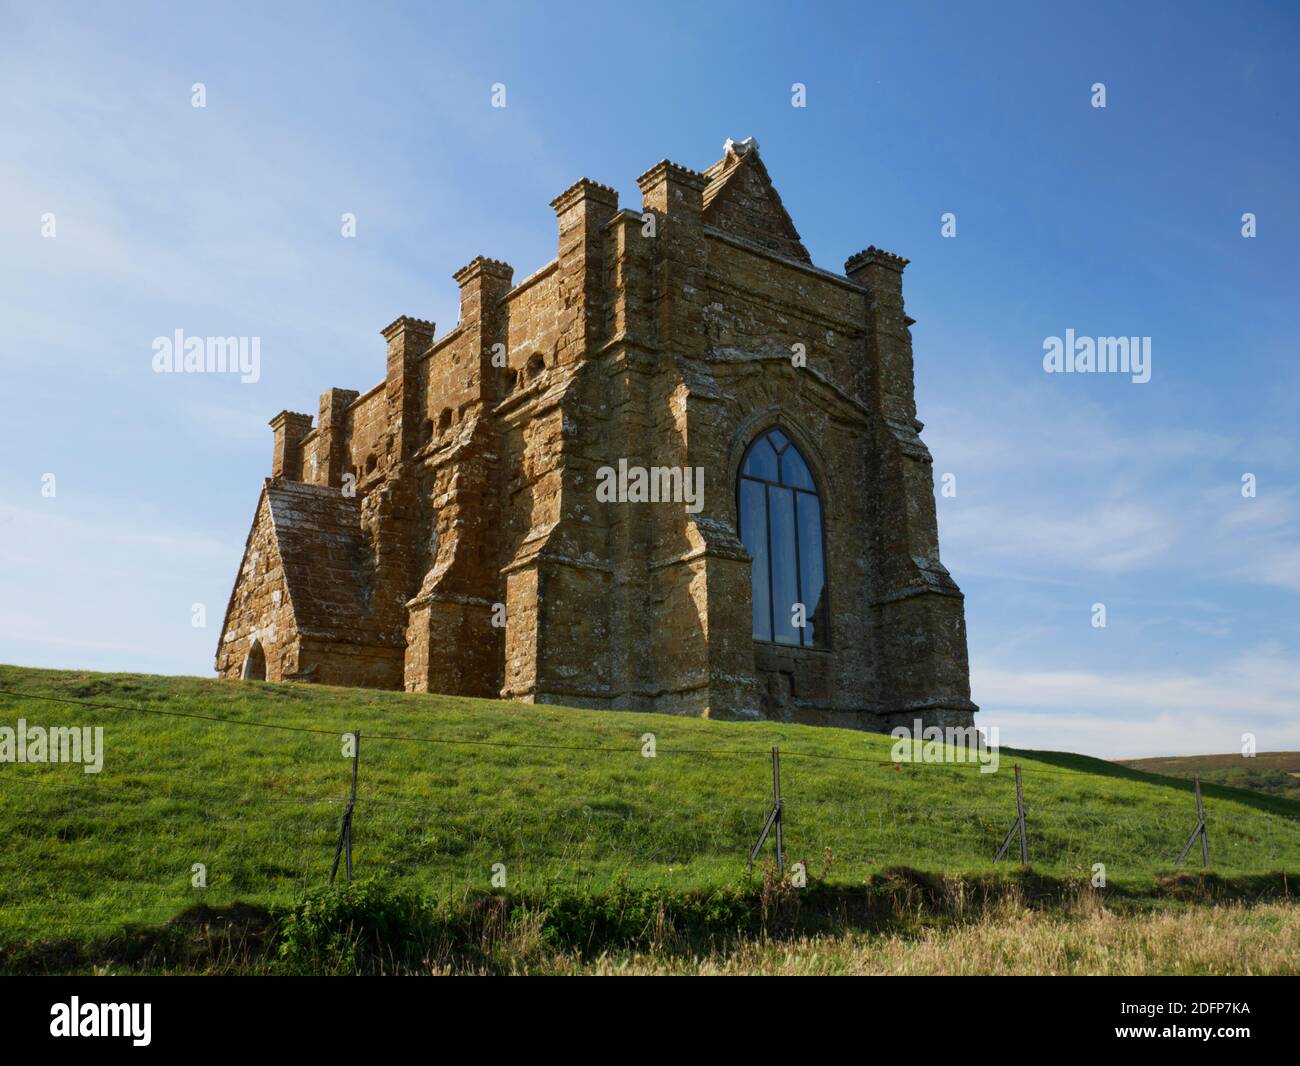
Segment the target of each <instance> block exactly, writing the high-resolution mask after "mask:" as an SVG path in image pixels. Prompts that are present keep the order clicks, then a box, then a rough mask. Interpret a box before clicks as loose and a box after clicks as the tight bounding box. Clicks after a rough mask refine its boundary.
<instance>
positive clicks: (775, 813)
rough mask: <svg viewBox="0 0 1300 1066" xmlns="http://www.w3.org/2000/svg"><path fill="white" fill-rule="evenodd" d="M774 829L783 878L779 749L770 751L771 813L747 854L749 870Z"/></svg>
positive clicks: (778, 862)
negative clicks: (756, 840) (756, 841)
mask: <svg viewBox="0 0 1300 1066" xmlns="http://www.w3.org/2000/svg"><path fill="white" fill-rule="evenodd" d="M773 826H775V827H776V866H777V869H778V870H779V871H780V873H781V876H782V877H784V876H785V852H784V850H783V848H782V841H781V749H780V748H773V749H772V813H771V814H769V815H768V816H767V821H766V822H764V823H763V831H762V832H761V833H759V834H758V843H756V844H755V845H754V846H753V847H752V848H751V849H750V852H749V869H750V870H751V871H752V870H753V869H754V860H755V859H756V858H758V851H759V848H761V847H762V846H763V842H764V841H765V840H767V835H768V833H770V832H771V831H772V827H773Z"/></svg>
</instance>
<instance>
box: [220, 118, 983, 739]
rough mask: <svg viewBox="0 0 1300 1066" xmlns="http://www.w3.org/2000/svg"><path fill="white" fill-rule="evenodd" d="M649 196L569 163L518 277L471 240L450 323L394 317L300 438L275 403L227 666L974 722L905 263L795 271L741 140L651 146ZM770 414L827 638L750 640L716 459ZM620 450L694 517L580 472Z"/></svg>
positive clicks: (578, 699)
mask: <svg viewBox="0 0 1300 1066" xmlns="http://www.w3.org/2000/svg"><path fill="white" fill-rule="evenodd" d="M639 185H640V187H641V192H642V200H643V202H642V207H641V209H640V210H637V211H631V210H619V207H618V198H617V195H616V193H615V192H614V190H613V189H611V188H609V187H607V186H604V185H600V184H598V183H596V182H593V181H589V180H586V179H583V180H582V181H579V182H578V183H577V184H575V185H574V186H572V187H571V188H570V189H568V190H566V191H565V192H564V193H562V194H561V195H560V196H558V197H557V198H556V199H555V200H554V201H552V204H551V206H552V208H553V209H554V210H555V213H556V217H557V220H558V224H559V252H558V255H557V257H556V258H555V259H554V260H552V261H551V262H550V263H548V264H547V265H545V266H544V267H542V268H541V269H540V270H538V271H536V272H535V273H533V274H532V275H530V276H529V277H527V278H525V279H524V280H523V281H521V282H519V283H518V284H515V283H514V279H513V271H512V269H511V267H509V266H508V265H506V264H505V263H502V262H499V261H497V260H493V259H485V258H482V257H480V258H477V259H475V260H473V261H472V262H471V263H470V264H469V265H468V266H466V267H464V268H463V269H461V270H460V271H458V272H457V273H456V275H455V281H456V282H457V284H458V285H459V286H460V318H459V321H458V322H457V324H456V326H455V327H454V328H453V329H451V330H450V331H449V332H446V333H444V334H442V335H441V336H439V335H438V334H437V331H436V328H435V326H434V324H433V323H432V322H426V321H423V320H421V319H417V318H409V317H405V316H404V317H402V318H399V319H397V320H396V321H395V322H393V323H392V324H391V325H389V326H388V327H387V328H386V329H384V330H383V336H384V340H385V342H386V346H387V367H386V374H385V377H384V380H383V381H381V382H380V383H379V384H378V385H376V386H375V387H374V388H372V389H370V390H369V391H368V392H365V393H362V394H358V393H356V392H354V391H351V390H347V389H330V390H329V391H328V392H326V393H325V394H324V395H322V397H321V401H320V409H319V412H318V415H317V418H316V422H315V426H314V427H313V426H312V418H311V416H310V415H307V414H295V413H293V412H289V411H284V412H281V413H280V414H278V415H277V416H276V417H275V418H274V419H272V421H271V427H272V429H273V431H274V448H273V453H272V454H273V459H272V468H271V477H270V478H268V479H267V480H266V482H265V484H264V486H263V489H262V495H261V498H260V500H259V502H258V505H257V510H256V514H255V517H254V520H253V527H252V530H251V531H250V533H249V537H248V543H247V546H246V548H245V552H244V558H243V562H242V564H241V566H240V570H239V574H238V576H237V578H236V582H235V587H234V591H233V592H232V594H231V598H230V605H229V607H228V609H227V613H226V619H225V624H224V626H223V632H222V637H221V642H220V646H219V648H218V650H217V661H216V666H217V671H218V673H219V674H221V675H222V676H224V677H231V678H236V677H241V676H251V677H261V676H265V677H266V678H268V679H271V680H280V679H290V678H292V679H304V680H312V681H319V682H324V683H330V684H343V685H364V686H373V687H383V688H405V689H406V690H408V691H414V692H426V691H428V692H444V693H457V694H465V695H474V696H503V697H506V698H509V699H516V700H523V701H529V702H553V703H564V704H569V705H573V706H581V707H595V708H631V709H641V710H660V711H666V712H671V713H675V714H690V715H703V716H709V717H718V718H732V719H737V718H738V719H746V718H774V719H780V720H786V721H798V722H810V723H823V724H832V725H844V726H854V727H859V728H869V729H878V728H889V727H891V726H893V725H895V724H900V723H906V724H910V723H911V722H912V720H913V719H914V718H917V717H919V718H921V719H922V720H923V721H924V722H925V723H926V724H927V725H929V724H938V725H968V724H970V722H971V721H972V718H971V715H972V712H973V711H975V710H976V708H975V706H974V705H973V704H972V703H971V702H970V686H969V678H968V670H967V657H966V631H965V621H964V615H963V603H962V596H961V593H960V591H959V590H958V588H957V586H956V585H955V584H954V582H953V580H952V578H951V577H950V576H949V574H948V571H947V570H946V569H945V568H944V567H943V565H942V564H941V563H940V561H939V547H938V533H937V527H936V520H935V507H934V495H933V488H932V470H931V458H930V454H929V452H928V450H927V449H926V447H925V445H924V444H923V443H922V441H921V438H920V436H919V433H920V430H921V428H922V427H921V423H920V422H919V421H917V419H916V407H915V402H914V397H913V383H912V343H911V334H910V331H909V327H910V325H911V324H912V320H911V319H910V318H908V317H907V314H906V312H905V311H904V308H903V296H902V277H903V270H904V268H905V267H906V265H907V260H905V259H902V258H900V257H898V256H896V255H892V254H890V253H888V252H884V251H881V250H879V249H877V248H874V247H873V248H868V249H867V250H866V251H864V252H859V253H858V254H856V255H854V256H852V257H851V258H850V259H849V260H848V262H847V263H846V264H845V274H844V275H840V274H835V273H831V272H829V271H825V270H821V269H819V268H817V267H815V266H813V265H812V262H811V260H810V258H809V256H808V252H807V251H806V249H805V248H804V246H803V244H802V243H801V241H800V239H799V234H798V232H797V231H796V230H795V227H794V225H793V223H792V222H791V220H790V217H789V215H788V214H787V213H786V211H785V209H784V207H783V206H782V204H781V200H780V197H779V196H778V195H777V193H776V191H775V189H774V188H773V186H772V183H771V180H770V177H769V175H768V172H767V169H766V167H765V165H764V163H763V161H762V159H761V158H760V157H759V153H758V148H757V145H755V144H753V143H752V142H750V141H747V142H744V143H741V144H735V143H733V142H728V144H727V148H726V154H725V155H724V157H723V158H722V159H721V160H719V161H718V162H717V163H715V164H714V165H713V166H711V167H709V168H708V169H707V170H706V171H704V172H703V173H699V172H696V171H693V170H688V169H687V168H685V167H681V166H678V165H677V164H675V163H669V162H667V161H665V162H662V163H659V164H658V165H656V166H654V167H652V168H651V169H650V170H648V171H647V172H646V173H645V174H643V175H642V176H641V177H640V179H639ZM651 224H652V225H653V231H652V232H651ZM796 345H802V346H803V350H804V351H806V365H804V366H799V365H796V362H797V361H796V360H792V351H793V350H795V346H796ZM494 354H495V356H496V358H495V359H494ZM502 363H504V365H501V364H502ZM773 426H778V427H780V429H781V431H782V432H783V433H784V434H785V435H786V436H787V437H788V438H789V439H790V440H791V441H792V442H793V444H794V445H795V447H797V449H798V451H799V453H801V455H802V457H803V458H804V459H805V461H806V463H807V466H808V468H809V469H810V471H811V473H812V476H813V478H814V480H815V482H816V490H817V492H818V494H819V496H820V507H821V515H822V525H823V528H824V557H825V558H824V572H825V589H826V596H827V601H826V603H827V604H828V606H823V607H822V610H823V611H824V615H823V616H822V617H823V618H824V619H825V620H827V621H828V625H829V642H828V644H829V646H827V647H802V646H798V645H797V644H795V645H789V644H780V643H772V642H769V641H766V640H755V639H754V637H753V635H752V631H751V602H752V596H751V566H752V561H751V553H750V552H749V551H747V550H746V548H745V546H744V544H743V543H742V541H741V538H740V530H739V525H738V515H737V478H738V476H739V473H740V468H741V463H742V460H743V457H744V455H745V452H746V449H747V448H748V447H749V446H750V444H751V442H753V441H754V440H755V439H756V437H758V436H759V435H760V434H762V433H763V432H764V431H766V430H768V429H770V428H771V427H773ZM620 459H624V460H626V462H627V463H628V464H630V465H635V466H642V467H647V468H648V467H675V468H682V469H685V468H696V467H698V468H702V470H703V471H704V477H705V487H704V495H703V507H702V509H701V510H700V511H699V512H698V513H695V514H692V513H689V512H688V511H687V509H686V506H685V505H684V504H683V503H681V502H676V503H674V502H662V503H640V502H619V503H606V502H599V501H598V499H597V494H596V488H597V482H598V477H599V474H598V471H599V470H600V469H601V468H602V467H615V466H617V465H618V462H619V460H620ZM810 610H811V607H810ZM502 612H504V614H503V613H502ZM502 621H504V625H500V624H496V623H500V622H502ZM263 662H264V665H263Z"/></svg>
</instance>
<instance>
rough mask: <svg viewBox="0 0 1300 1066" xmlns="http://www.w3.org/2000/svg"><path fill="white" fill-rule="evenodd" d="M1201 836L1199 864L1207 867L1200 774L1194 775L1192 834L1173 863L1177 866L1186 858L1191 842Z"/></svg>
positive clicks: (1207, 854)
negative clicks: (1194, 819) (1193, 822)
mask: <svg viewBox="0 0 1300 1066" xmlns="http://www.w3.org/2000/svg"><path fill="white" fill-rule="evenodd" d="M1198 836H1199V837H1200V838H1201V865H1202V866H1206V867H1208V866H1209V865H1210V834H1209V832H1208V831H1207V830H1206V828H1205V803H1204V802H1203V801H1202V800H1201V775H1200V774H1197V775H1196V828H1195V829H1193V830H1192V835H1191V836H1189V837H1188V838H1187V843H1186V844H1184V845H1183V850H1182V851H1180V852H1179V853H1178V858H1177V859H1175V860H1174V865H1175V866H1178V865H1180V864H1181V863H1182V861H1183V860H1184V859H1185V858H1187V853H1188V852H1189V851H1191V850H1192V843H1193V841H1195V840H1196V838H1197V837H1198Z"/></svg>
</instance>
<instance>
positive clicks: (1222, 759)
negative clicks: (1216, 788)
mask: <svg viewBox="0 0 1300 1066" xmlns="http://www.w3.org/2000/svg"><path fill="white" fill-rule="evenodd" d="M1119 764H1120V765H1121V766H1129V767H1132V768H1133V769H1134V770H1145V771H1146V772H1147V773H1150V774H1167V775H1168V776H1169V777H1186V778H1192V777H1195V776H1196V775H1197V774H1200V776H1201V780H1202V781H1213V782H1214V783H1215V784H1218V785H1230V786H1232V787H1233V788H1244V789H1249V790H1250V791H1251V792H1262V793H1264V794H1265V795H1268V796H1280V797H1282V798H1283V799H1289V800H1296V801H1300V751H1261V752H1259V753H1258V754H1257V755H1255V756H1254V757H1253V758H1249V759H1248V758H1245V757H1244V756H1242V755H1184V756H1176V757H1169V758H1164V757H1162V758H1159V759H1121V760H1119Z"/></svg>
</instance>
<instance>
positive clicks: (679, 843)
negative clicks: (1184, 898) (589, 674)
mask: <svg viewBox="0 0 1300 1066" xmlns="http://www.w3.org/2000/svg"><path fill="white" fill-rule="evenodd" d="M0 689H9V690H18V691H20V692H23V693H25V694H31V695H55V696H62V697H68V698H77V699H83V700H92V701H98V702H103V703H117V704H129V705H133V706H139V707H149V708H155V709H159V710H167V711H171V712H187V713H195V714H205V715H218V716H221V717H223V718H228V719H232V720H235V721H240V722H260V723H275V724H279V725H288V726H305V727H309V728H313V729H324V730H328V731H329V733H330V734H333V735H325V734H317V733H305V732H293V731H289V730H279V729H260V728H241V727H238V726H233V725H225V724H220V723H215V722H209V721H202V720H195V719H188V718H183V717H162V716H158V715H153V714H143V713H138V712H132V711H126V710H97V709H91V708H88V707H85V706H74V705H70V704H58V703H47V702H43V701H39V700H34V699H27V698H22V697H18V698H15V697H14V696H11V695H6V694H4V693H0V725H9V726H13V725H14V724H15V722H16V719H18V718H19V717H22V718H25V719H26V720H27V722H28V723H29V725H36V724H43V725H78V726H81V725H92V726H93V725H103V726H104V736H105V747H106V760H105V765H104V770H103V772H102V773H100V774H97V775H88V774H84V773H83V772H82V771H81V769H80V768H78V767H74V766H67V765H13V764H0V840H3V844H2V845H0V944H3V943H4V942H6V941H9V942H13V941H15V940H26V939H28V938H32V937H42V938H43V937H48V936H57V935H76V936H80V937H86V936H91V935H106V934H108V933H111V932H112V931H113V930H115V929H118V928H121V927H122V925H123V924H125V923H156V922H161V921H163V920H165V919H166V918H168V917H170V916H172V915H174V914H175V913H177V912H178V911H180V910H182V909H184V908H186V907H188V906H190V905H191V904H193V903H196V902H205V903H207V904H209V905H211V906H214V907H224V906H227V905H228V904H230V903H232V902H233V901H235V900H242V901H247V902H250V903H256V904H271V903H276V902H286V901H288V900H290V899H292V898H294V896H295V894H296V893H297V892H298V890H300V889H301V888H303V887H305V886H307V885H318V884H321V883H322V882H324V881H325V880H327V879H328V875H329V865H330V861H331V859H332V857H333V849H334V842H335V838H336V835H337V832H338V824H339V816H340V814H341V813H342V805H343V801H344V800H345V798H346V795H347V787H348V779H349V763H348V762H347V761H346V760H345V759H343V758H342V757H341V754H340V744H339V739H338V736H337V734H342V733H344V732H346V731H350V730H352V729H360V730H361V731H362V734H363V740H362V749H361V773H360V800H359V802H358V805H357V810H356V816H355V832H356V848H355V861H356V866H357V872H358V874H359V875H376V874H382V875H384V876H386V877H388V878H390V879H391V880H393V881H394V882H395V883H397V884H398V885H399V886H403V887H410V888H414V889H418V890H420V891H422V892H425V893H428V894H430V895H435V896H439V895H443V894H454V893H461V892H463V891H465V890H466V889H467V888H468V889H481V890H484V891H487V890H489V889H490V887H491V886H490V877H491V873H492V865H493V864H494V863H504V864H505V865H506V868H507V875H508V878H509V881H508V885H509V888H510V889H512V890H516V891H517V890H530V889H537V888H541V887H542V886H544V885H545V884H546V883H547V882H555V881H558V882H561V883H563V884H566V885H575V886H587V887H594V888H600V887H602V886H605V885H608V884H609V883H611V882H613V881H615V880H617V879H619V878H624V879H626V880H627V881H629V882H630V883H632V884H634V885H662V886H668V887H671V888H682V889H685V888H690V887H696V886H712V885H718V884H724V883H729V882H734V881H735V880H736V879H737V878H738V877H740V876H741V875H742V874H743V872H744V868H745V854H746V851H747V849H748V847H749V846H750V844H751V843H752V841H753V839H754V837H755V835H756V833H757V830H758V829H759V828H760V827H761V825H762V822H763V820H764V818H765V817H766V815H767V812H768V808H769V804H770V788H771V774H770V764H769V756H768V751H769V749H770V747H771V746H772V745H773V744H779V745H780V746H781V749H782V756H783V758H782V791H783V796H784V799H785V804H786V808H785V841H786V848H787V853H788V861H793V860H795V859H806V860H808V862H809V867H810V871H811V872H812V873H813V874H814V875H816V874H817V873H819V872H820V870H821V867H822V859H823V852H824V849H829V850H830V854H831V857H832V861H831V867H830V871H829V875H828V881H829V882H833V883H845V884H857V883H861V881H862V880H863V879H864V877H866V876H868V875H870V874H872V873H877V872H879V871H881V870H882V869H884V868H886V867H889V866H892V865H899V864H904V865H908V866H912V867H916V868H918V869H922V870H931V871H960V872H964V873H965V872H969V873H978V872H981V871H987V870H989V869H990V867H991V863H990V858H991V855H992V853H993V850H994V848H995V847H996V845H997V844H998V843H999V842H1000V841H1001V839H1002V836H1003V834H1004V833H1005V832H1006V830H1007V828H1008V827H1009V825H1010V822H1011V818H1012V811H1013V806H1014V794H1015V791H1014V781H1013V778H1012V774H1011V763H1012V761H1013V760H1019V761H1020V762H1021V764H1022V765H1023V767H1024V780H1025V797H1026V804H1027V808H1028V821H1029V832H1030V857H1031V861H1032V864H1033V866H1034V867H1035V868H1036V869H1037V870H1040V871H1042V872H1044V873H1047V874H1055V875H1075V876H1078V875H1080V874H1083V873H1086V872H1087V871H1088V870H1089V869H1090V868H1091V865H1092V864H1093V863H1094V862H1104V863H1105V864H1106V866H1107V872H1108V876H1109V878H1110V881H1111V883H1112V884H1116V885H1120V886H1132V887H1133V888H1135V889H1137V890H1141V888H1142V886H1144V885H1146V886H1149V885H1150V883H1151V879H1152V877H1153V875H1155V874H1157V873H1159V872H1161V871H1167V870H1170V869H1172V868H1173V866H1172V860H1173V858H1174V856H1175V855H1176V854H1177V852H1178V850H1179V848H1180V847H1181V846H1182V843H1183V841H1184V840H1185V838H1186V835H1187V833H1188V832H1189V831H1190V829H1191V826H1192V821H1193V811H1194V807H1193V803H1192V799H1191V795H1190V785H1189V784H1188V783H1186V782H1183V781H1176V780H1173V779H1171V778H1167V777H1159V776H1155V775H1150V774H1145V773H1142V772H1139V771H1135V770H1131V769H1128V768H1126V767H1122V766H1118V765H1115V764H1111V763H1106V762H1102V761H1100V760H1096V759H1090V758H1086V757H1084V756H1077V755H1064V754H1060V753H1053V752H1017V753H1012V752H1008V751H1005V750H1004V752H1003V753H1002V756H1003V765H1002V770H1001V772H999V773H997V774H980V773H978V772H977V771H976V769H975V768H974V767H970V766H951V765H947V766H944V765H940V766H930V765H925V766H918V767H914V768H908V767H902V768H897V767H894V766H892V765H889V763H888V759H889V751H890V744H891V742H890V740H889V738H887V737H883V736H877V735H869V734H862V733H856V732H851V731H844V730H831V729H817V728H809V727H800V726H791V725H778V724H770V723H760V724H731V723H718V722H704V721H698V720H695V719H684V718H673V717H668V716H663V715H652V714H633V713H627V712H605V713H601V712H592V711H581V710H571V709H566V708H559V707H527V706H523V705H519V704H510V703H500V702H491V701H483V700H468V699H458V698H452V697H440V696H411V695H405V694H402V693H387V692H372V691H363V690H356V689H340V688H327V687H320V686H306V685H247V684H240V683H231V682H222V681H207V680H198V679H190V678H166V677H150V676H141V675H120V674H90V673H77V672H64V671H44V670H31V669H23V668H18V667H8V666H0ZM646 732H653V733H655V735H656V737H657V743H658V757H657V758H654V759H647V758H643V757H642V756H641V754H640V749H641V740H640V738H641V736H642V734H643V733H646ZM381 733H382V734H388V735H402V736H408V737H422V738H430V739H435V738H436V739H438V740H440V741H441V742H440V743H410V742H403V741H397V740H382V739H367V738H368V737H373V736H375V735H377V734H381ZM470 741H473V742H478V743H466V742H470ZM506 745H511V746H506ZM548 745H549V746H556V745H558V746H565V745H567V746H568V747H567V748H565V747H558V748H557V747H547V746H548ZM593 745H599V746H601V747H605V748H612V749H615V750H614V751H603V752H593V751H589V750H581V749H582V748H583V746H593ZM686 749H689V750H686ZM814 755H822V756H834V758H812V757H811V756H814ZM1066 771H1068V772H1066ZM1205 795H1206V803H1207V807H1208V818H1209V830H1210V839H1211V847H1212V857H1213V859H1214V863H1215V868H1216V870H1218V871H1220V872H1221V873H1225V874H1237V873H1239V874H1252V873H1264V872H1269V871H1277V870H1285V871H1288V872H1293V873H1294V872H1300V805H1297V804H1294V803H1290V802H1288V801H1286V800H1282V799H1278V798H1274V797H1269V796H1260V795H1256V794H1252V793H1247V792H1239V791H1236V790H1233V789H1229V788H1222V787H1217V786H1213V785H1211V786H1208V787H1207V788H1205ZM769 847H770V845H769ZM193 863H204V864H205V865H206V866H207V870H208V879H209V880H208V884H209V887H208V888H207V889H206V890H196V889H193V888H192V887H191V886H190V878H191V866H192V864H193Z"/></svg>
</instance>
